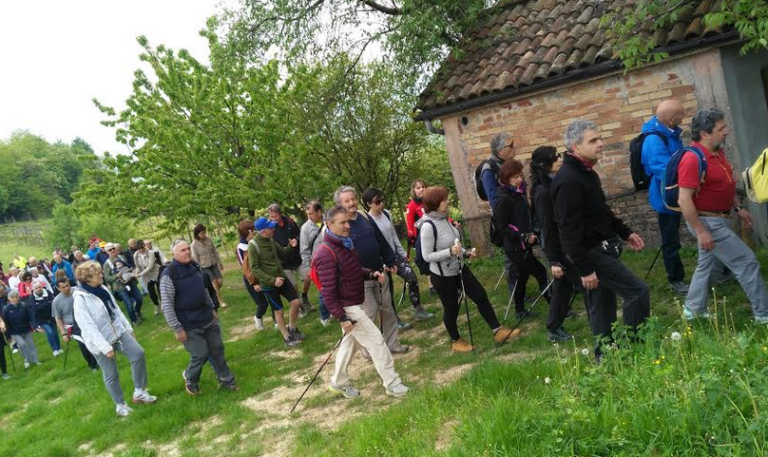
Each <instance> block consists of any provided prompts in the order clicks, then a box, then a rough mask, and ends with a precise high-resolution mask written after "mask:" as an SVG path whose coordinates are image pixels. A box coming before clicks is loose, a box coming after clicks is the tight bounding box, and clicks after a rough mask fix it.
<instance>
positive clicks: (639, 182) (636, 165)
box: [629, 132, 668, 192]
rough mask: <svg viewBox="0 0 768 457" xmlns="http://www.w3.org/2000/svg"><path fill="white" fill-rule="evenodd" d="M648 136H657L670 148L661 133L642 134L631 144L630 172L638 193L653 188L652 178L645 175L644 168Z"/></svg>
mask: <svg viewBox="0 0 768 457" xmlns="http://www.w3.org/2000/svg"><path fill="white" fill-rule="evenodd" d="M648 135H656V136H657V137H659V138H661V140H662V141H663V142H664V145H665V146H668V144H667V137H665V136H664V135H662V134H661V133H659V132H650V133H641V134H640V135H638V136H636V137H635V138H633V139H632V141H630V142H629V172H630V173H631V174H632V184H634V185H635V190H636V191H638V192H639V191H641V190H645V189H647V188H649V187H650V186H651V178H650V176H648V175H647V174H645V167H643V143H644V142H645V139H646V138H647V137H648Z"/></svg>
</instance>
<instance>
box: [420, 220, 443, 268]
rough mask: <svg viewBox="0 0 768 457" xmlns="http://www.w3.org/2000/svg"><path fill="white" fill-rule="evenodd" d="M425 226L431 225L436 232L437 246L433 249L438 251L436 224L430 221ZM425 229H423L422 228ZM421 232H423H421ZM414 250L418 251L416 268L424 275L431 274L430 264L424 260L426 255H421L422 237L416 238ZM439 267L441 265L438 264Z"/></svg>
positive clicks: (426, 221)
mask: <svg viewBox="0 0 768 457" xmlns="http://www.w3.org/2000/svg"><path fill="white" fill-rule="evenodd" d="M424 223H425V224H429V225H431V226H432V230H434V232H435V245H434V247H433V248H432V249H433V250H437V227H435V223H434V222H432V221H429V220H425V221H424ZM422 229H423V227H422ZM419 231H421V230H419ZM414 248H415V249H416V261H415V263H416V267H417V268H418V269H419V273H421V274H423V275H425V276H426V275H428V274H430V271H429V262H427V261H426V260H424V255H423V254H422V253H421V235H419V236H417V237H416V243H415V244H414ZM438 265H439V264H438Z"/></svg>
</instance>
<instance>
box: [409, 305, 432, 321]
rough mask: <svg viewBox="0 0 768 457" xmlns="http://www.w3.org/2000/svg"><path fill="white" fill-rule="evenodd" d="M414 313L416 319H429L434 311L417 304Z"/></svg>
mask: <svg viewBox="0 0 768 457" xmlns="http://www.w3.org/2000/svg"><path fill="white" fill-rule="evenodd" d="M414 314H415V315H416V320H417V321H424V320H427V319H430V318H432V317H435V313H430V312H427V310H425V309H424V308H423V307H421V306H419V307H417V308H416V310H415V312H414Z"/></svg>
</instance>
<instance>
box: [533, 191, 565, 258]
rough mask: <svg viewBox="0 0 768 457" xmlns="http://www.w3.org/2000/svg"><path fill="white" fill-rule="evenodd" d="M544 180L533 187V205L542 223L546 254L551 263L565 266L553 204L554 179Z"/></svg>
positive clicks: (542, 236)
mask: <svg viewBox="0 0 768 457" xmlns="http://www.w3.org/2000/svg"><path fill="white" fill-rule="evenodd" d="M543 179H544V181H543V182H541V183H539V184H536V186H534V188H533V192H532V197H533V205H534V206H535V207H536V214H537V215H538V217H539V224H541V227H540V229H541V238H542V244H543V245H544V254H545V255H546V256H547V260H549V263H550V264H560V265H561V266H563V260H564V256H563V250H562V247H561V244H560V230H558V228H557V221H556V220H555V207H554V205H553V204H552V180H551V179H550V178H549V177H544V178H543Z"/></svg>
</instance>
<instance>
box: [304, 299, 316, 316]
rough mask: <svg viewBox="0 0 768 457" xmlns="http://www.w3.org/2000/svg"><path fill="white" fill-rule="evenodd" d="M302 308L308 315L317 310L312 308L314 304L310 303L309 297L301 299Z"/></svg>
mask: <svg viewBox="0 0 768 457" xmlns="http://www.w3.org/2000/svg"><path fill="white" fill-rule="evenodd" d="M301 306H302V307H304V310H306V312H308V313H311V312H312V311H314V310H315V307H314V306H312V303H310V302H309V298H307V297H301Z"/></svg>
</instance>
